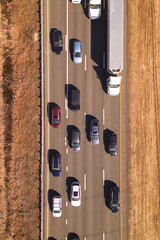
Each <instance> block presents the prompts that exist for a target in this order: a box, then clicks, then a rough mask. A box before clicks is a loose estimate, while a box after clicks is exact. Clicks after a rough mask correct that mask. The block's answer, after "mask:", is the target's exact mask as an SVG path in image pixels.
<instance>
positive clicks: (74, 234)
mask: <svg viewBox="0 0 160 240" xmlns="http://www.w3.org/2000/svg"><path fill="white" fill-rule="evenodd" d="M72 239H79V236H78V235H77V234H76V233H74V232H70V233H68V236H67V240H72Z"/></svg>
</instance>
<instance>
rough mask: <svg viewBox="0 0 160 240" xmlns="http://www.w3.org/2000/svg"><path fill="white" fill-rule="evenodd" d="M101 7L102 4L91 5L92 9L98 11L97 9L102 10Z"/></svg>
mask: <svg viewBox="0 0 160 240" xmlns="http://www.w3.org/2000/svg"><path fill="white" fill-rule="evenodd" d="M100 7H101V5H100V4H90V8H92V9H97V8H100Z"/></svg>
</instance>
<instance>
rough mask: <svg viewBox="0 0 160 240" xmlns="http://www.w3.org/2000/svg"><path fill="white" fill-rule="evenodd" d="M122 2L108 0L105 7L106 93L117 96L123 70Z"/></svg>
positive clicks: (120, 0)
mask: <svg viewBox="0 0 160 240" xmlns="http://www.w3.org/2000/svg"><path fill="white" fill-rule="evenodd" d="M123 2H124V0H108V6H107V16H108V17H107V75H108V77H107V81H106V87H107V93H108V94H109V95H110V96H117V95H119V93H120V84H121V78H122V70H123Z"/></svg>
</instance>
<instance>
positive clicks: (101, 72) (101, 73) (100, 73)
mask: <svg viewBox="0 0 160 240" xmlns="http://www.w3.org/2000/svg"><path fill="white" fill-rule="evenodd" d="M93 69H94V70H95V72H96V73H97V76H96V78H97V79H98V80H99V81H100V83H101V87H102V89H103V91H104V92H105V93H107V87H106V81H107V78H108V76H109V74H108V73H107V72H106V69H105V68H102V67H100V66H93Z"/></svg>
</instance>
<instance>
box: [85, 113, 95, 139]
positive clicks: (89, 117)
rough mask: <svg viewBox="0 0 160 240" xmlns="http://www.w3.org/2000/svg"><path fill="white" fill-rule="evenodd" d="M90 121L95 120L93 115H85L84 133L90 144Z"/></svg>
mask: <svg viewBox="0 0 160 240" xmlns="http://www.w3.org/2000/svg"><path fill="white" fill-rule="evenodd" d="M92 119H97V118H96V117H94V116H93V115H89V114H87V115H86V126H85V128H86V129H85V131H86V137H87V140H88V141H89V142H90V141H91V138H90V122H91V120H92Z"/></svg>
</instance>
